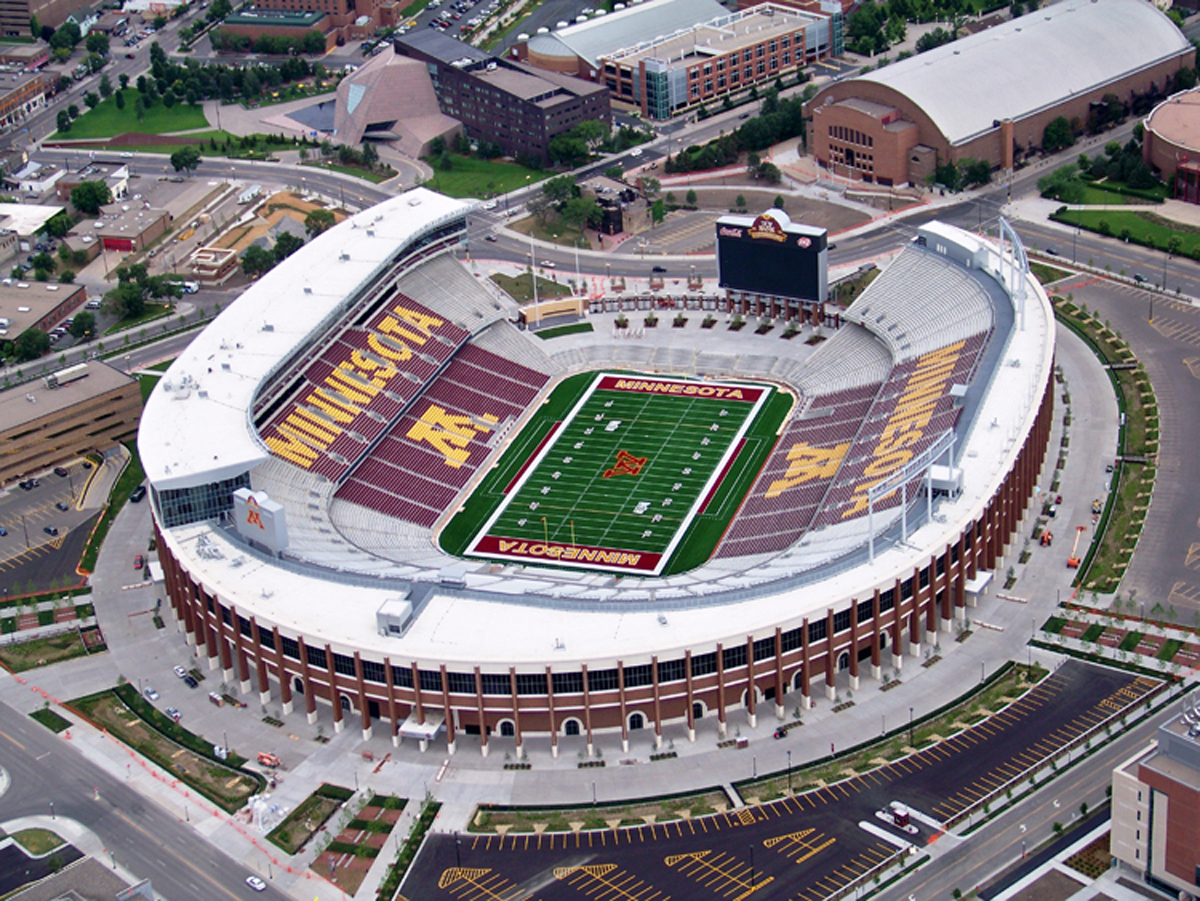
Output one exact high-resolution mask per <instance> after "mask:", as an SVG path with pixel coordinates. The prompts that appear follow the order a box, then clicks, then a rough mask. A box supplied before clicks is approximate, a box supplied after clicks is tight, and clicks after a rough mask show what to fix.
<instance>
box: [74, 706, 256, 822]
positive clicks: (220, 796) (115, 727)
mask: <svg viewBox="0 0 1200 901" xmlns="http://www.w3.org/2000/svg"><path fill="white" fill-rule="evenodd" d="M65 706H66V708H67V709H68V710H70V711H71V712H72V713H75V714H76V715H78V716H80V717H82V718H83V719H86V720H87V721H88V722H90V723H92V725H94V726H96V728H98V729H101V730H103V731H105V732H107V733H109V734H110V735H112V736H113V737H114V738H116V739H118V740H120V741H121V742H123V743H124V744H126V745H128V746H129V747H130V748H132V749H133V750H135V751H137V752H138V753H139V754H141V755H142V756H143V757H145V758H146V759H147V760H149V761H151V762H152V763H154V764H157V765H158V766H159V767H161V768H162V769H164V770H166V772H168V773H170V774H171V775H172V776H174V777H175V778H177V779H179V780H180V781H182V782H184V783H185V784H186V785H188V786H189V787H190V788H192V789H193V790H195V791H197V792H199V793H200V794H201V795H203V796H204V797H206V798H208V800H210V801H212V802H213V803H214V804H216V805H217V806H218V807H220V808H221V809H222V810H224V811H226V812H228V813H233V812H234V811H237V810H240V809H241V808H242V807H243V806H244V805H245V803H246V801H247V799H248V798H250V796H251V795H254V794H257V793H258V792H259V791H261V790H262V789H263V788H264V787H265V785H266V781H265V780H264V779H263V777H262V776H260V775H259V774H258V773H252V772H248V771H247V770H243V769H241V766H242V764H244V763H245V762H246V761H245V759H244V758H242V757H240V756H238V755H237V754H234V753H233V752H230V753H229V754H228V756H227V758H226V760H225V761H224V762H222V761H220V760H218V759H217V757H216V755H215V753H214V750H213V744H212V742H209V741H207V740H205V739H203V738H201V737H200V736H198V735H195V734H193V733H191V732H189V731H188V730H187V729H184V728H183V727H182V726H180V725H179V724H178V723H176V722H174V721H173V720H172V719H171V718H170V717H168V716H166V715H165V714H162V713H160V712H159V711H158V710H157V709H156V708H155V707H153V706H152V705H150V704H149V703H147V702H146V701H144V700H143V699H142V698H141V697H140V696H139V695H138V693H137V690H136V689H135V688H134V687H133V686H132V685H130V684H128V683H125V684H123V685H118V686H117V687H116V688H111V689H106V690H104V691H101V692H97V693H96V694H91V695H87V696H86V697H82V698H77V699H76V700H74V701H70V702H68V703H67V704H66V705H65Z"/></svg>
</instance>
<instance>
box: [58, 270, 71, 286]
mask: <svg viewBox="0 0 1200 901" xmlns="http://www.w3.org/2000/svg"><path fill="white" fill-rule="evenodd" d="M74 281H75V272H74V270H72V269H64V270H63V271H62V272H60V273H59V274H58V283H59V284H60V285H70V284H72V283H73V282H74Z"/></svg>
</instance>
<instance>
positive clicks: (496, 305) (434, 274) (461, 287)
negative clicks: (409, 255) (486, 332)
mask: <svg viewBox="0 0 1200 901" xmlns="http://www.w3.org/2000/svg"><path fill="white" fill-rule="evenodd" d="M396 286H397V287H398V288H399V289H400V293H401V294H405V295H407V296H409V297H419V298H421V303H423V304H425V306H427V307H429V308H430V309H432V310H437V311H438V315H439V316H443V317H445V318H446V319H448V320H450V321H451V322H453V323H455V324H456V325H458V326H459V327H460V328H462V329H465V330H466V331H468V332H470V333H471V334H475V333H476V332H479V331H480V330H481V329H483V328H484V327H485V326H487V325H489V324H490V323H492V322H495V321H497V320H499V319H508V318H516V307H515V305H513V304H512V302H511V301H501V299H500V298H501V297H502V296H503V295H501V294H500V292H499V291H497V292H496V293H495V294H492V293H491V292H489V290H488V289H487V288H486V287H484V286H483V285H482V284H480V282H479V280H478V279H476V278H475V276H473V275H471V273H470V272H469V271H468V270H467V269H466V267H464V266H463V265H462V263H460V262H459V261H458V260H456V259H455V258H454V257H452V256H450V255H449V254H441V255H439V256H436V257H434V258H433V259H431V260H429V261H428V262H426V263H423V264H422V265H420V266H417V267H416V268H415V269H412V270H411V271H409V272H407V273H405V274H404V275H403V276H401V278H400V280H399V281H398V282H397V283H396Z"/></svg>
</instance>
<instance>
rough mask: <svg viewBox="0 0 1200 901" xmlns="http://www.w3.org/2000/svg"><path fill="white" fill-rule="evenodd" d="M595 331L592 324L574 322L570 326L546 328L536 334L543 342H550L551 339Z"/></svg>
mask: <svg viewBox="0 0 1200 901" xmlns="http://www.w3.org/2000/svg"><path fill="white" fill-rule="evenodd" d="M590 331H594V329H593V328H592V324H591V323H590V322H572V323H571V324H570V325H556V326H554V327H552V328H544V329H540V330H538V331H536V332H534V334H535V335H537V336H538V337H539V338H541V339H542V340H543V341H549V340H550V339H551V338H560V337H562V336H563V335H576V334H578V333H580V332H590Z"/></svg>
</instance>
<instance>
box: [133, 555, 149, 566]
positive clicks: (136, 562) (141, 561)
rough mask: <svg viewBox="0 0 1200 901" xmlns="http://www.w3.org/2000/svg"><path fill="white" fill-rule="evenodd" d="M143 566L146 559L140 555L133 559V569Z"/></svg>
mask: <svg viewBox="0 0 1200 901" xmlns="http://www.w3.org/2000/svg"><path fill="white" fill-rule="evenodd" d="M145 565H146V558H145V557H143V556H142V555H141V554H138V555H137V556H136V557H134V558H133V568H134V569H141V568H142V567H143V566H145Z"/></svg>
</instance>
